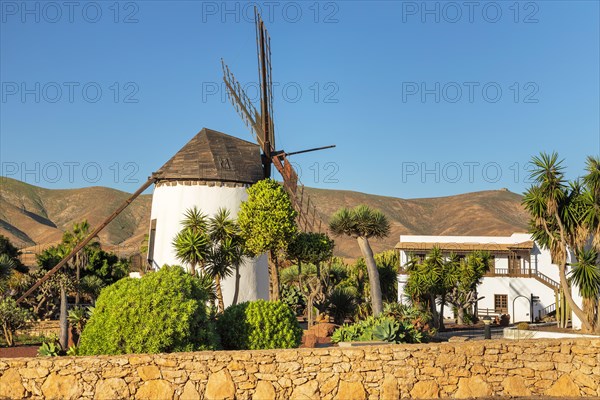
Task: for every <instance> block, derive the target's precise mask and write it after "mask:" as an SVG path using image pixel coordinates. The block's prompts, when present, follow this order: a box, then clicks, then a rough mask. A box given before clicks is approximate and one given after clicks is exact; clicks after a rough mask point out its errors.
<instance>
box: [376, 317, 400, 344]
mask: <svg viewBox="0 0 600 400" xmlns="http://www.w3.org/2000/svg"><path fill="white" fill-rule="evenodd" d="M400 334H401V332H400V324H398V322H396V321H394V320H393V319H391V318H385V319H383V320H382V321H381V322H380V323H379V325H376V326H375V327H374V328H373V338H374V339H377V340H382V341H385V342H394V343H396V342H397V341H398V336H399V335H400Z"/></svg>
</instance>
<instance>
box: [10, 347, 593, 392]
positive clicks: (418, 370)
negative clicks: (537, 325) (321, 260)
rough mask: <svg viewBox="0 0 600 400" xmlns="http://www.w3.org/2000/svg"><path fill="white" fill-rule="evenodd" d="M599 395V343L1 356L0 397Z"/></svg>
mask: <svg viewBox="0 0 600 400" xmlns="http://www.w3.org/2000/svg"><path fill="white" fill-rule="evenodd" d="M490 396H505V397H509V396H540V398H549V397H559V398H564V397H590V398H595V397H600V339H591V340H589V339H561V340H558V339H557V340H523V341H506V340H494V341H478V342H462V343H443V344H424V345H387V346H368V347H358V348H337V347H330V348H320V349H294V350H268V351H219V352H196V353H173V354H156V355H126V356H101V357H59V358H48V357H37V358H15V359H0V398H18V399H20V398H25V397H33V398H46V399H79V398H83V399H116V398H132V399H182V400H183V399H202V398H204V399H233V398H236V399H259V400H263V399H264V400H267V399H348V400H350V399H397V398H412V399H423V398H427V399H428V398H477V397H490Z"/></svg>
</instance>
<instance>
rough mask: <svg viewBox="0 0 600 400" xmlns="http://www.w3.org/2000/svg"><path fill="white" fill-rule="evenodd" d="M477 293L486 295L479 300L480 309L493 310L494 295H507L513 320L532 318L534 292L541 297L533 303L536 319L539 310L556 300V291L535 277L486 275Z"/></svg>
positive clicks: (509, 312) (511, 319)
mask: <svg viewBox="0 0 600 400" xmlns="http://www.w3.org/2000/svg"><path fill="white" fill-rule="evenodd" d="M477 293H478V294H479V296H480V297H481V296H485V297H484V298H483V299H481V300H479V302H478V307H479V310H482V309H484V308H489V309H492V310H493V309H494V295H496V294H505V295H507V296H508V314H509V315H510V321H511V322H519V321H529V320H530V315H529V301H528V299H530V298H531V295H532V294H533V295H534V296H538V297H539V298H540V301H539V303H536V304H534V305H533V319H534V320H535V318H536V317H537V316H538V315H539V314H538V312H539V311H541V310H543V309H544V308H545V307H547V306H549V305H551V304H553V303H555V302H556V299H555V297H554V291H553V290H552V289H550V288H549V287H547V286H546V285H544V284H542V283H541V282H539V281H537V280H535V279H533V278H511V277H484V278H483V282H482V283H481V285H479V286H478V287H477ZM523 296H524V297H523ZM513 304H514V307H513Z"/></svg>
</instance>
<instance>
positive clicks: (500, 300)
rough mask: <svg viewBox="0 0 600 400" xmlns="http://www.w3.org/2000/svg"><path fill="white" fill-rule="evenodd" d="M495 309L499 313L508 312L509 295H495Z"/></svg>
mask: <svg viewBox="0 0 600 400" xmlns="http://www.w3.org/2000/svg"><path fill="white" fill-rule="evenodd" d="M494 311H495V312H497V313H499V314H508V295H506V294H495V295H494Z"/></svg>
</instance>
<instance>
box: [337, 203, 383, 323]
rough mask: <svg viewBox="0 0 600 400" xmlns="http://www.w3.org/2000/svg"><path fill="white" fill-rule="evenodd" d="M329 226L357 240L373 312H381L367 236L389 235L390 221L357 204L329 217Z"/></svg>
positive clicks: (340, 233) (378, 284)
mask: <svg viewBox="0 0 600 400" xmlns="http://www.w3.org/2000/svg"><path fill="white" fill-rule="evenodd" d="M329 228H330V229H331V231H332V232H333V233H334V234H336V235H346V236H350V237H353V238H355V239H356V240H357V242H358V246H359V247H360V251H361V252H362V255H363V257H364V258H365V262H366V264H367V272H368V274H369V285H370V293H371V306H372V309H373V314H374V315H379V314H381V312H382V311H383V301H382V298H381V283H380V282H379V272H378V271H377V264H375V258H374V257H373V250H372V249H371V245H370V243H369V238H372V237H374V238H382V237H386V236H388V235H389V233H390V223H389V221H388V219H387V217H386V216H385V215H384V214H383V213H382V212H381V211H379V210H373V209H371V208H370V207H369V206H366V205H359V206H357V207H355V208H353V209H348V208H342V209H340V210H338V211H337V212H336V213H335V214H334V215H333V217H331V220H330V222H329Z"/></svg>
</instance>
